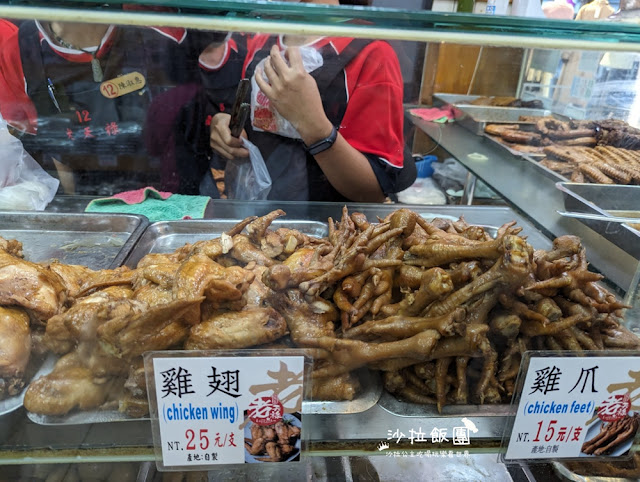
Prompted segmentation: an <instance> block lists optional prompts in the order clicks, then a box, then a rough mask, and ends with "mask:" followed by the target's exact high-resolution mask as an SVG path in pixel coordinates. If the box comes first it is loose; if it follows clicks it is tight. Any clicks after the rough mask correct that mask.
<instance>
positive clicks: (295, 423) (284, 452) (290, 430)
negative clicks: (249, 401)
mask: <svg viewBox="0 0 640 482" xmlns="http://www.w3.org/2000/svg"><path fill="white" fill-rule="evenodd" d="M264 398H265V399H266V398H271V397H264ZM260 402H261V403H262V402H263V400H261V401H260ZM244 420H245V425H244V461H245V462H246V463H248V464H255V463H261V462H297V461H299V460H300V448H301V442H300V431H301V429H302V423H301V419H300V413H283V412H281V411H280V412H279V413H278V411H277V410H275V411H274V410H267V411H263V410H258V409H255V408H252V407H250V408H249V410H245V412H244Z"/></svg>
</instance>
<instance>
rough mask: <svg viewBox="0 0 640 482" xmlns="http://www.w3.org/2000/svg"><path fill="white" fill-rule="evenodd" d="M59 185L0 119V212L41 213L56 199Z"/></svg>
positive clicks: (0, 118)
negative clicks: (8, 210)
mask: <svg viewBox="0 0 640 482" xmlns="http://www.w3.org/2000/svg"><path fill="white" fill-rule="evenodd" d="M59 184H60V181H58V180H57V179H55V178H54V177H51V176H50V175H49V174H47V173H46V172H45V170H44V169H42V167H40V165H39V164H38V163H37V162H36V161H35V160H34V159H33V157H31V156H30V155H29V154H28V153H27V151H25V150H24V147H23V146H22V142H20V140H18V139H16V138H15V137H13V136H12V135H11V134H10V133H9V130H8V129H7V123H6V122H5V121H4V119H2V117H0V209H10V210H14V209H18V210H27V211H34V210H35V211H42V210H43V209H44V208H45V207H47V204H49V203H50V202H51V200H52V199H53V197H54V196H55V195H56V192H57V191H58V186H59Z"/></svg>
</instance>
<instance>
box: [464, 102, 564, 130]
mask: <svg viewBox="0 0 640 482" xmlns="http://www.w3.org/2000/svg"><path fill="white" fill-rule="evenodd" d="M456 108H457V109H458V110H459V111H461V112H462V113H463V114H464V116H463V117H461V118H460V119H458V120H457V122H458V123H459V124H460V125H461V126H462V127H464V128H465V129H467V130H469V131H471V132H473V133H474V134H475V135H477V136H481V135H483V134H484V129H485V127H487V124H523V125H531V124H533V122H523V121H521V120H520V116H535V117H549V116H551V115H552V112H551V111H550V110H546V109H529V108H524V107H487V106H480V105H478V106H476V105H465V106H460V105H457V106H456Z"/></svg>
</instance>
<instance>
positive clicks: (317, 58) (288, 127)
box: [251, 47, 324, 139]
mask: <svg viewBox="0 0 640 482" xmlns="http://www.w3.org/2000/svg"><path fill="white" fill-rule="evenodd" d="M299 49H300V56H301V57H302V64H303V65H304V70H306V71H307V72H313V71H314V70H316V69H318V68H320V67H322V65H323V63H324V60H323V59H322V55H320V52H318V51H317V50H316V49H314V48H313V47H299ZM285 52H286V50H283V51H281V52H280V54H281V55H282V57H283V58H285ZM267 60H269V57H266V58H265V59H262V60H261V61H260V62H259V63H258V66H257V67H256V72H263V74H262V75H263V78H264V80H265V81H268V79H267V76H266V75H265V74H264V63H265V62H266V61H267ZM285 62H286V58H285ZM251 124H252V125H253V127H254V129H255V130H258V131H266V132H272V133H274V134H278V135H281V136H284V137H291V138H292V139H300V134H298V131H297V130H296V129H295V127H293V125H292V124H291V122H289V121H288V120H287V119H285V118H284V117H282V116H281V115H280V114H279V113H278V112H277V111H276V110H275V109H274V108H273V107H272V106H271V102H270V101H269V99H268V97H267V96H266V95H264V94H263V93H262V91H261V90H260V88H259V87H258V83H257V82H256V76H255V74H254V76H253V77H251Z"/></svg>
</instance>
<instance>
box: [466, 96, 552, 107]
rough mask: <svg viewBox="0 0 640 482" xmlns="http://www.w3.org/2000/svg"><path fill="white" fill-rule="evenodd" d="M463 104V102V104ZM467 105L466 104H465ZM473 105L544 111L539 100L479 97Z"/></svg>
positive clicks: (473, 101)
mask: <svg viewBox="0 0 640 482" xmlns="http://www.w3.org/2000/svg"><path fill="white" fill-rule="evenodd" d="M461 103H462V102H461ZM465 103H466V102H465ZM469 104H471V105H486V106H492V107H525V108H529V109H542V107H543V105H542V102H541V101H539V100H528V101H527V100H522V99H518V98H516V97H478V98H477V99H474V100H472V101H471V102H469Z"/></svg>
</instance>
